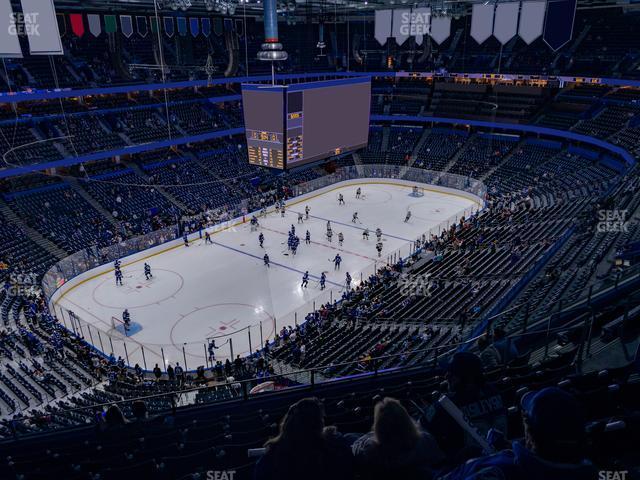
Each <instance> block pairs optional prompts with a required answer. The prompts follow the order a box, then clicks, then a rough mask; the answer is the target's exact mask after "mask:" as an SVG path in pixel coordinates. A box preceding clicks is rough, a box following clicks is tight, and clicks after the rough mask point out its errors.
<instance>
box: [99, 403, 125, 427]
mask: <svg viewBox="0 0 640 480" xmlns="http://www.w3.org/2000/svg"><path fill="white" fill-rule="evenodd" d="M104 421H105V424H106V426H107V429H111V428H118V427H122V426H124V425H126V424H127V420H126V419H125V418H124V415H123V414H122V410H120V408H119V407H118V406H117V405H111V406H110V407H109V408H108V409H107V412H106V413H105V416H104Z"/></svg>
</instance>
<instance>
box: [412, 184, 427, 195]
mask: <svg viewBox="0 0 640 480" xmlns="http://www.w3.org/2000/svg"><path fill="white" fill-rule="evenodd" d="M409 195H411V196H412V197H424V188H423V187H419V186H417V185H416V186H415V187H413V188H412V189H411V193H410V194H409Z"/></svg>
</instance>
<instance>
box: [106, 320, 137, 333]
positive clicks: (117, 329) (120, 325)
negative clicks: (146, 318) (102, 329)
mask: <svg viewBox="0 0 640 480" xmlns="http://www.w3.org/2000/svg"><path fill="white" fill-rule="evenodd" d="M132 325H133V322H129V325H125V323H124V320H122V319H121V318H118V317H111V330H110V331H111V332H114V333H119V334H120V335H124V336H129V335H131V331H132V328H131V327H132Z"/></svg>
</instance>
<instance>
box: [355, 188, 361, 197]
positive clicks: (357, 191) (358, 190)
mask: <svg viewBox="0 0 640 480" xmlns="http://www.w3.org/2000/svg"><path fill="white" fill-rule="evenodd" d="M360 195H362V189H361V188H360V187H358V189H357V190H356V198H360Z"/></svg>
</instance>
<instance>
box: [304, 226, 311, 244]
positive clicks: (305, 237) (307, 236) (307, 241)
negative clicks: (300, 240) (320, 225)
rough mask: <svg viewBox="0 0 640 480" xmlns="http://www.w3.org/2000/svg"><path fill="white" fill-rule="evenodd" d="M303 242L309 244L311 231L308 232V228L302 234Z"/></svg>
mask: <svg viewBox="0 0 640 480" xmlns="http://www.w3.org/2000/svg"><path fill="white" fill-rule="evenodd" d="M304 243H305V244H307V245H311V232H309V230H307V233H305V235H304Z"/></svg>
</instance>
